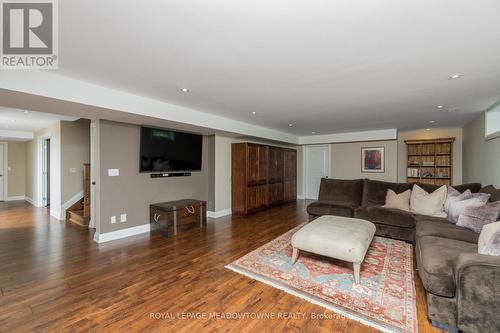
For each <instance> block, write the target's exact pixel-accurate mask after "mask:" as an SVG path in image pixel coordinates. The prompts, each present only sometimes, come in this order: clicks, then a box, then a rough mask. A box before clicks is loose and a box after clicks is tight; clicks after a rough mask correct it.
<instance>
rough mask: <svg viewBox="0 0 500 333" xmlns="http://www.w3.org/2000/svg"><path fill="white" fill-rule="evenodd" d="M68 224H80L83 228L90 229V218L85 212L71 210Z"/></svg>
mask: <svg viewBox="0 0 500 333" xmlns="http://www.w3.org/2000/svg"><path fill="white" fill-rule="evenodd" d="M68 222H70V223H74V224H78V225H80V226H82V227H88V225H89V217H88V216H84V215H83V210H71V211H69V219H68Z"/></svg>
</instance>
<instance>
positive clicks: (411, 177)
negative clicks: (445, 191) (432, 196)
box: [405, 138, 455, 186]
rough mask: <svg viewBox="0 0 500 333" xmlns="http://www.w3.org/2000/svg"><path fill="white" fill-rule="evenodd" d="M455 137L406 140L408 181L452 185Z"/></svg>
mask: <svg viewBox="0 0 500 333" xmlns="http://www.w3.org/2000/svg"><path fill="white" fill-rule="evenodd" d="M454 141H455V138H443V139H432V140H406V141H405V143H406V154H407V158H406V163H407V164H406V182H407V183H425V184H435V185H448V186H449V185H451V181H452V179H453V142H454Z"/></svg>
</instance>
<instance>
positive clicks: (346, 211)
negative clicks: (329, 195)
mask: <svg viewBox="0 0 500 333" xmlns="http://www.w3.org/2000/svg"><path fill="white" fill-rule="evenodd" d="M354 208H355V207H354V206H353V205H352V204H351V203H350V202H346V201H334V200H319V201H315V202H313V203H311V204H309V205H308V206H307V213H308V214H310V215H317V216H322V215H337V216H346V217H353V216H354Z"/></svg>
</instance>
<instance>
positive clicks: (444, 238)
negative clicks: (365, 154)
mask: <svg viewBox="0 0 500 333" xmlns="http://www.w3.org/2000/svg"><path fill="white" fill-rule="evenodd" d="M360 184H361V185H360ZM411 186H412V185H411V184H398V183H386V182H377V181H372V180H352V181H346V180H336V179H323V180H322V182H321V189H320V195H319V200H318V201H317V202H314V203H312V204H310V205H309V206H308V208H307V211H308V213H309V215H310V219H314V218H316V217H317V216H319V215H327V214H329V215H342V216H354V217H358V218H364V219H367V220H370V221H372V222H373V223H374V224H375V225H376V227H377V232H376V234H377V235H380V236H385V237H391V238H397V239H401V240H405V241H410V242H415V243H416V247H415V254H416V258H417V267H418V274H419V276H420V278H421V280H422V283H423V286H424V288H425V290H426V295H427V306H428V312H427V315H428V317H429V319H430V320H431V321H432V322H433V324H434V325H435V326H439V327H442V328H447V329H448V330H450V331H458V330H461V331H463V332H465V333H493V332H496V333H498V332H500V257H495V256H486V255H481V254H478V246H477V242H478V238H479V235H478V234H477V233H475V232H473V231H471V230H468V229H466V228H462V227H459V226H456V225H454V224H452V223H450V222H448V221H447V220H446V219H444V218H438V217H431V216H424V215H413V214H411V213H408V212H405V211H399V210H397V209H386V208H383V207H381V205H383V204H384V201H385V194H386V192H387V189H388V188H391V189H393V190H394V191H395V192H396V193H400V192H403V191H405V190H406V189H408V188H410V187H411ZM342 187H344V188H345V190H342ZM422 187H423V188H424V189H426V190H427V191H432V190H433V188H434V189H435V188H436V187H434V186H432V185H425V184H422ZM454 187H455V188H456V189H457V190H459V191H460V192H463V191H465V190H466V189H470V190H471V191H472V192H478V191H479V192H485V193H489V194H491V197H490V201H500V190H497V189H495V188H494V187H492V186H487V187H485V188H481V185H480V184H465V185H460V186H454ZM333 188H335V189H333Z"/></svg>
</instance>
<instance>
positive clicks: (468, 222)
mask: <svg viewBox="0 0 500 333" xmlns="http://www.w3.org/2000/svg"><path fill="white" fill-rule="evenodd" d="M499 215H500V201H496V202H492V203H487V204H485V205H480V206H476V205H469V206H467V207H466V208H465V209H464V212H463V213H462V214H461V215H460V217H459V218H458V222H457V225H458V226H460V227H465V228H468V229H471V230H473V231H475V232H477V233H480V232H481V230H482V229H483V227H484V226H485V225H487V224H490V223H493V222H495V221H498V216H499Z"/></svg>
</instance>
